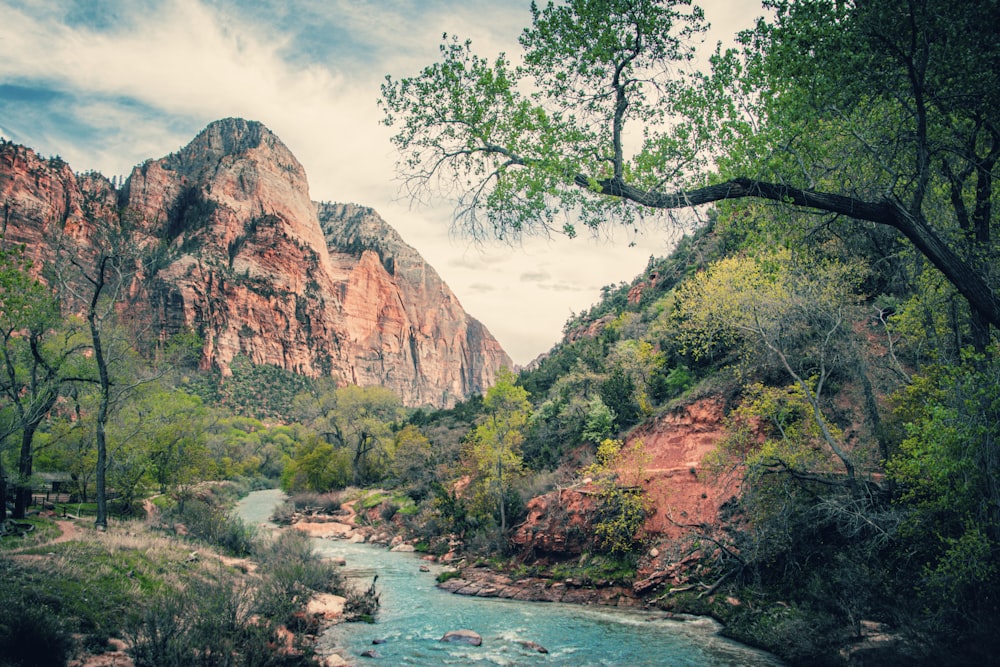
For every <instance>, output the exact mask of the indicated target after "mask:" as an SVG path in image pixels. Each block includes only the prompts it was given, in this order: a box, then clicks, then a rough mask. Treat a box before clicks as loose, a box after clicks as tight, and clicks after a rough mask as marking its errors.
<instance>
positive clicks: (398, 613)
mask: <svg viewBox="0 0 1000 667" xmlns="http://www.w3.org/2000/svg"><path fill="white" fill-rule="evenodd" d="M281 499H282V495H281V492H280V491H257V492H254V493H251V494H250V495H249V496H247V497H246V498H245V499H243V501H241V502H240V504H239V505H238V506H237V509H236V514H237V515H238V516H240V517H241V518H242V519H243V520H244V521H246V522H248V523H251V524H262V523H267V520H268V517H269V516H270V513H271V510H272V509H273V508H274V506H275V505H276V504H277V503H278V502H280V501H281ZM314 546H315V548H316V550H317V551H318V552H319V553H321V554H322V555H324V556H328V557H342V558H344V559H346V561H347V566H346V568H345V573H346V574H347V576H348V577H349V578H350V579H351V580H352V582H353V583H354V584H355V585H356V586H358V587H367V586H368V584H370V583H371V580H372V577H373V576H375V575H376V574H377V575H378V584H377V587H378V590H379V592H380V593H381V601H382V607H381V609H380V610H379V614H378V619H377V621H376V622H375V623H373V624H363V623H345V624H340V625H337V626H335V627H333V628H331V629H330V630H328V631H327V632H326V633H325V634H324V636H323V637H321V638H320V644H319V647H318V648H319V649H320V650H321V652H323V649H329V648H333V647H335V648H336V649H337V652H338V653H341V654H342V655H343V656H344V657H346V658H347V659H348V660H349V661H351V662H352V663H355V664H357V663H365V664H367V663H368V662H371V663H372V664H373V665H376V664H384V665H426V666H431V665H558V666H566V667H569V666H573V667H598V666H600V667H604V666H607V667H611V666H618V665H629V666H640V665H646V666H650V667H652V666H664V665H670V666H677V667H682V666H687V665H690V666H691V667H703V666H711V667H724V666H733V667H735V666H737V665H739V666H742V665H780V664H781V663H780V662H779V661H778V660H776V659H775V658H774V657H772V656H770V655H768V654H766V653H762V652H760V651H755V650H753V649H751V648H748V647H746V646H743V645H741V644H738V643H736V642H732V641H729V640H727V639H725V638H722V637H719V636H718V635H717V634H716V632H717V630H718V625H717V624H716V623H715V622H714V621H712V620H710V619H696V620H691V621H676V620H671V619H667V618H665V617H664V615H663V614H657V613H653V612H637V611H629V610H619V609H614V608H606V607H596V606H580V605H566V604H555V603H545V602H518V601H513V600H499V599H493V598H487V599H484V598H471V597H466V596H461V595H453V594H451V593H447V592H444V591H441V590H439V589H438V588H436V587H435V576H436V575H437V573H438V572H440V569H441V568H440V567H438V566H435V565H431V566H430V572H421V571H420V566H421V565H423V564H425V563H424V562H423V561H421V560H420V559H419V558H417V557H415V556H414V555H413V554H411V553H393V552H390V551H387V550H386V549H385V548H383V547H375V546H370V545H366V544H351V543H348V542H344V541H335V540H324V539H316V540H314ZM460 628H467V629H470V630H474V631H475V632H477V633H479V634H480V635H482V638H483V643H482V646H465V645H456V644H445V643H441V642H440V641H438V640H439V639H440V638H441V636H442V635H444V633H445V632H448V631H449V630H457V629H460ZM374 640H379V641H380V643H379V644H377V645H375V644H373V641H374ZM522 642H534V643H536V644H538V645H541V646H543V647H545V648H546V649H547V650H548V651H549V652H548V653H547V654H542V653H539V652H538V651H537V650H533V649H531V648H528V647H526V646H524V645H523V644H522ZM369 649H374V650H376V651H377V652H378V654H379V655H380V656H382V657H381V658H380V659H379V658H376V659H368V658H361V657H359V656H360V655H361V653H362V652H364V651H366V650H369ZM327 652H328V651H327Z"/></svg>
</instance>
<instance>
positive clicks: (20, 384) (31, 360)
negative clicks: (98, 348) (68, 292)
mask: <svg viewBox="0 0 1000 667" xmlns="http://www.w3.org/2000/svg"><path fill="white" fill-rule="evenodd" d="M30 268H31V262H30V261H29V260H27V259H26V258H25V257H24V248H23V247H20V246H15V247H12V248H10V249H0V363H2V364H3V369H2V373H0V392H2V396H3V399H4V400H5V402H6V403H7V404H8V405H9V406H10V418H8V419H5V420H4V422H3V423H4V425H3V426H0V429H2V430H0V441H3V440H5V439H6V438H7V437H8V436H10V435H12V434H13V433H15V432H18V431H19V432H20V440H21V445H20V450H19V455H18V463H17V477H16V492H15V500H14V518H24V516H25V512H26V510H27V507H28V503H29V501H30V500H31V475H32V467H33V463H32V461H33V458H34V454H35V451H34V441H35V434H36V432H37V430H38V428H39V426H40V425H41V423H42V421H43V420H44V419H45V418H46V417H47V416H48V415H49V412H50V411H51V410H52V407H53V406H54V405H55V402H56V399H57V398H58V397H59V392H60V390H61V389H62V387H63V385H64V384H65V383H66V382H67V381H69V379H70V376H69V375H67V373H68V372H69V373H71V371H69V370H68V369H70V368H71V366H72V363H71V361H72V359H73V357H74V355H75V354H76V353H77V352H78V351H79V350H80V349H81V346H80V344H79V341H75V340H74V331H73V328H72V327H63V328H62V331H61V332H57V331H55V329H56V328H57V326H58V323H59V308H58V304H57V303H56V301H55V299H54V297H53V295H52V293H51V291H50V289H49V288H48V287H46V286H45V285H44V284H42V283H41V282H40V281H38V280H37V279H35V278H34V277H32V276H31V275H30V273H29V270H30ZM3 476H4V473H3V466H2V462H0V499H3V500H0V502H2V503H5V501H6V488H5V482H4V481H2V478H3ZM0 518H2V517H0Z"/></svg>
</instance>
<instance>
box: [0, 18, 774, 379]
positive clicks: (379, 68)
mask: <svg viewBox="0 0 1000 667" xmlns="http://www.w3.org/2000/svg"><path fill="white" fill-rule="evenodd" d="M700 4H701V6H702V7H704V9H705V13H706V17H707V18H708V20H709V21H710V22H711V23H712V26H713V31H712V33H711V34H710V36H709V38H708V39H707V44H706V45H705V47H704V49H705V50H706V51H710V50H711V47H713V46H714V44H715V41H716V40H719V39H721V40H724V41H728V40H730V39H731V37H732V35H733V34H735V32H736V31H737V30H739V29H741V28H744V27H748V26H749V25H750V24H751V23H752V21H753V18H754V17H755V16H757V15H759V14H760V13H761V9H760V3H759V1H758V0H703V2H701V3H700ZM529 6H530V0H377V1H371V2H365V0H257V1H253V2H251V1H245V0H0V135H2V136H4V137H6V138H8V139H10V140H13V141H15V142H17V143H21V144H24V145H26V146H28V147H31V148H33V149H35V150H37V151H38V152H39V153H41V154H42V155H44V156H52V155H60V156H61V157H62V158H63V159H64V160H66V161H67V162H69V164H70V165H71V166H72V167H73V169H75V170H76V171H78V172H82V171H88V170H91V169H93V170H97V171H100V172H102V173H103V174H105V175H106V176H108V177H109V178H110V177H111V176H115V175H118V176H126V175H128V173H129V172H130V171H131V169H132V167H133V166H135V165H136V164H138V163H141V162H143V161H144V160H146V159H148V158H159V157H162V156H164V155H166V154H168V153H170V152H172V151H175V150H177V149H178V148H180V147H181V146H183V145H185V144H187V143H188V142H189V141H190V140H191V139H192V138H193V137H194V136H195V135H196V134H197V133H198V132H199V131H200V130H201V129H202V128H204V127H205V126H206V125H207V124H208V123H210V122H211V121H213V120H216V119H219V118H225V117H228V116H236V117H242V118H246V119H251V120H259V121H261V122H263V123H264V124H265V125H266V126H267V127H269V128H270V129H271V130H272V131H273V132H274V133H275V134H277V135H278V137H279V138H281V140H282V141H283V142H284V143H285V144H286V145H287V146H288V147H289V148H290V149H291V151H292V152H293V153H294V154H295V156H296V157H298V159H299V160H300V161H301V162H302V164H303V166H304V167H305V169H306V173H307V174H308V177H309V185H310V193H311V195H312V198H313V199H314V200H317V201H319V200H323V201H336V202H353V203H358V204H363V205H366V206H371V207H373V208H374V209H376V210H377V211H378V212H379V213H380V214H381V215H382V217H383V218H385V219H386V220H387V221H388V222H389V224H391V225H392V226H393V227H395V228H396V229H397V230H398V231H399V232H400V234H401V235H402V236H403V238H404V239H405V240H406V241H407V242H408V243H409V244H410V245H412V246H414V247H415V248H416V249H417V250H418V251H419V252H420V253H421V254H422V255H423V256H424V258H425V259H426V260H427V261H428V262H430V264H431V265H432V266H434V268H435V269H437V271H438V273H440V274H441V276H442V277H443V278H444V280H445V281H446V282H447V283H448V285H449V286H450V287H451V288H452V290H453V291H454V292H455V294H456V295H457V296H458V298H459V300H460V301H461V302H462V305H463V306H464V307H465V309H466V310H467V311H468V312H469V313H470V314H472V315H473V316H474V317H476V318H477V319H479V320H480V321H482V322H483V323H484V324H485V325H486V326H487V327H488V328H489V329H490V331H492V333H493V335H494V336H496V337H497V339H498V340H499V341H500V343H501V344H502V345H503V346H504V348H505V349H506V350H507V352H508V353H509V354H510V355H511V357H512V358H513V359H514V361H515V363H518V364H525V363H527V362H529V361H531V360H532V359H533V358H534V357H536V356H537V355H538V354H540V353H543V352H546V351H548V350H549V348H551V347H552V345H554V344H555V343H556V342H557V341H558V340H559V339H560V338H561V332H562V326H563V324H564V323H565V322H566V320H567V319H568V318H569V317H570V315H571V314H572V313H573V312H580V311H582V310H585V309H587V308H588V307H589V306H590V305H591V304H593V303H594V302H595V301H596V300H597V299H598V297H599V294H600V288H601V287H602V286H604V285H608V284H612V283H618V282H620V281H623V280H625V281H630V280H631V279H632V278H633V277H635V276H636V275H637V274H638V273H640V272H641V271H642V269H643V268H644V267H645V266H646V263H647V261H648V259H649V257H650V255H656V256H661V255H665V254H667V253H668V252H669V251H670V249H671V247H672V243H673V242H674V237H675V234H673V233H672V232H671V231H670V230H668V229H666V228H663V227H658V228H649V229H646V230H640V233H639V234H638V235H636V234H633V233H628V234H626V233H625V231H624V230H618V231H617V232H616V233H614V234H613V235H612V236H611V237H610V238H609V237H608V236H605V237H604V238H602V239H593V238H577V239H574V240H568V239H565V238H556V239H552V240H542V239H535V240H531V241H529V242H526V243H525V244H524V245H523V246H519V247H516V248H511V247H508V246H505V245H499V244H497V245H487V246H485V247H482V246H474V245H473V244H472V243H471V241H469V240H468V239H465V238H461V237H454V236H453V235H451V234H450V233H449V232H450V227H451V225H450V216H449V214H450V212H451V210H452V206H451V205H452V203H451V202H447V201H439V202H433V203H432V204H431V205H429V206H425V207H420V208H413V207H412V206H411V205H410V202H409V201H407V200H404V199H401V198H400V193H399V183H398V181H396V180H395V168H394V165H395V159H396V154H395V152H394V149H393V147H392V145H391V144H390V142H389V135H390V131H389V130H388V129H387V128H385V127H383V126H382V125H381V124H380V122H379V121H380V120H381V118H382V114H381V112H380V111H379V110H378V108H377V107H376V100H377V98H378V95H379V85H380V84H381V82H382V80H383V79H384V77H385V75H386V74H392V75H393V76H394V77H396V78H398V77H401V76H407V75H412V74H416V73H417V72H418V71H419V70H420V69H421V68H422V67H423V66H425V65H428V64H430V63H432V62H434V61H435V59H436V57H437V50H438V45H439V44H440V41H441V35H442V33H444V32H447V33H448V34H450V35H457V36H459V37H462V38H471V39H472V40H473V45H474V47H475V48H476V50H477V51H479V52H480V53H483V54H490V53H496V52H498V51H507V52H508V53H510V54H511V55H514V54H516V53H517V52H518V45H517V36H518V34H519V33H520V31H521V29H522V28H524V27H525V26H526V25H527V24H528V22H529V20H530V14H529V11H528V7H529Z"/></svg>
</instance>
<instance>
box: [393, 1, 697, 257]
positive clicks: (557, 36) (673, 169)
mask: <svg viewBox="0 0 1000 667" xmlns="http://www.w3.org/2000/svg"><path fill="white" fill-rule="evenodd" d="M703 29H704V28H703V16H702V14H701V11H700V10H698V9H689V8H688V7H686V6H683V3H678V2H666V3H659V2H657V3H652V2H643V3H633V2H619V1H615V2H610V3H609V2H594V1H591V0H577V1H574V2H570V3H567V4H565V5H562V4H560V5H555V4H549V5H546V6H544V7H541V8H537V7H533V9H532V25H531V26H530V27H529V28H527V29H526V30H525V31H524V33H522V36H521V40H520V41H521V46H522V48H523V50H524V56H523V64H522V65H520V66H518V65H515V64H513V63H512V62H511V61H510V60H508V58H507V57H506V56H501V57H499V58H497V59H496V60H494V61H489V60H486V59H483V58H480V57H479V56H477V55H475V54H474V53H473V52H472V49H471V45H470V43H469V42H461V41H459V40H457V39H453V38H450V37H446V39H445V42H444V43H443V44H442V46H441V52H440V57H441V60H440V62H438V63H435V64H433V65H431V66H428V67H426V68H425V69H424V70H423V71H422V72H421V74H420V75H418V76H416V77H412V78H404V79H399V80H396V79H393V78H391V77H387V80H386V83H385V84H383V86H382V99H381V101H380V104H381V106H382V108H383V109H384V111H385V114H386V116H385V123H386V124H387V125H390V126H395V127H396V129H397V132H396V135H395V136H394V137H393V141H394V143H395V144H396V145H397V147H398V148H399V149H400V151H401V153H402V155H403V157H402V159H401V167H403V168H404V169H405V170H406V171H408V172H410V173H412V174H413V176H414V177H413V178H412V179H411V181H410V182H411V183H412V184H413V185H414V186H415V187H416V188H417V189H418V190H423V189H425V188H430V187H433V185H434V184H436V183H439V182H441V178H442V177H443V178H444V180H446V181H447V180H451V179H454V180H455V182H459V183H462V184H463V187H464V188H467V190H468V192H469V193H470V195H469V196H468V197H467V198H465V199H463V201H462V202H461V204H460V205H459V209H458V211H457V214H458V216H459V217H461V218H463V221H464V222H465V223H466V228H467V229H469V230H470V231H471V232H472V233H474V234H477V235H485V234H486V233H492V234H495V235H496V236H498V237H500V238H508V237H517V236H518V235H519V234H521V233H524V232H530V231H535V230H544V229H560V228H561V229H562V230H563V231H564V233H566V234H567V235H570V236H572V235H574V234H575V233H576V229H575V226H574V225H573V224H572V223H566V222H565V220H564V219H563V213H564V212H570V211H571V212H573V213H574V215H575V216H577V217H578V219H579V220H580V221H581V223H582V224H584V225H590V226H597V225H599V224H600V222H601V221H603V220H607V219H608V218H609V217H611V216H620V217H621V218H624V219H625V220H629V221H631V220H632V219H633V216H634V214H635V211H634V209H631V208H629V207H628V206H627V205H626V204H625V203H624V202H622V201H620V200H618V199H616V198H613V197H604V198H602V197H601V195H600V194H597V193H598V192H601V188H602V186H603V185H604V184H605V183H606V179H609V178H611V177H621V176H623V175H624V174H627V175H628V176H629V177H630V178H634V179H635V183H636V185H637V186H638V187H643V188H648V187H650V186H653V185H654V184H656V183H658V182H661V181H662V180H663V179H665V178H673V179H677V180H681V179H684V178H685V177H687V176H689V175H690V174H691V173H692V172H693V171H694V170H695V169H696V167H697V165H698V159H697V158H698V156H697V149H696V147H697V146H698V144H699V141H700V140H701V137H700V130H699V129H698V128H697V127H696V126H695V125H692V124H687V123H684V122H682V121H681V116H680V114H679V113H678V111H679V110H680V107H681V105H682V102H684V101H685V95H684V94H683V93H682V87H681V85H680V83H679V82H678V81H676V80H671V79H670V78H669V77H667V76H664V75H663V72H666V71H677V70H678V66H679V65H680V64H682V63H684V62H685V61H686V60H687V59H688V58H689V57H690V54H691V49H690V48H689V46H688V42H687V39H688V38H689V37H691V36H693V35H697V34H698V33H700V32H701V31H702V30H703ZM528 90H531V91H534V92H532V93H527V92H524V91H528ZM431 110H433V111H431ZM632 126H636V127H642V128H644V141H643V142H642V143H641V145H640V147H639V148H638V149H637V150H636V151H635V152H634V153H632V154H629V155H626V156H625V157H624V158H623V156H622V154H621V152H622V151H621V149H622V144H621V138H622V134H623V130H624V128H626V127H632ZM438 172H441V173H440V174H439V173H438ZM483 217H485V221H484V220H483V219H482V218H483Z"/></svg>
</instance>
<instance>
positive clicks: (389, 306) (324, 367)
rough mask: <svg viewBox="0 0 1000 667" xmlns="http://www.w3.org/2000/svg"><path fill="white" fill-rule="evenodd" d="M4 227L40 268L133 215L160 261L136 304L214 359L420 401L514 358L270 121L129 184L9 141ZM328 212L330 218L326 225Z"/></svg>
mask: <svg viewBox="0 0 1000 667" xmlns="http://www.w3.org/2000/svg"><path fill="white" fill-rule="evenodd" d="M0 202H2V206H3V209H2V210H3V231H4V233H5V239H6V241H7V242H11V241H13V242H21V243H26V244H27V245H28V247H29V248H30V254H31V255H32V257H33V258H34V259H35V260H36V267H38V270H41V267H42V266H44V265H45V264H46V263H47V262H51V261H52V259H53V256H54V255H53V242H54V240H55V239H56V238H57V237H60V236H62V237H68V238H71V239H74V240H75V241H76V242H77V243H79V244H80V246H81V248H82V250H81V251H80V252H84V253H86V252H87V248H88V244H89V243H90V242H91V240H92V239H93V234H94V228H95V224H98V223H99V222H100V221H101V220H106V219H110V217H112V216H116V215H119V214H120V215H122V216H123V217H124V219H126V220H127V222H128V223H129V225H130V228H131V230H132V237H131V239H130V240H131V241H132V242H134V243H135V245H136V246H138V247H140V248H143V249H144V256H145V257H146V259H147V261H146V263H145V269H144V271H141V272H140V273H139V274H138V277H137V279H136V281H135V282H134V283H133V284H132V285H131V286H130V289H129V302H128V306H127V310H128V311H129V315H130V316H131V317H132V318H134V319H141V320H144V321H145V323H146V324H147V325H148V330H149V331H150V332H151V334H152V336H153V337H154V338H156V339H159V340H166V339H167V338H169V337H170V336H171V335H173V334H175V333H177V332H179V331H182V330H185V329H191V330H194V331H196V332H198V333H199V334H200V335H201V337H202V339H203V341H204V348H203V350H202V360H201V363H202V365H203V367H206V368H207V367H211V366H216V367H218V368H220V369H221V370H222V371H223V374H224V375H225V374H226V373H227V372H228V368H229V365H230V363H231V362H232V360H233V359H234V358H235V357H236V356H237V355H240V354H242V355H245V356H247V357H248V358H250V359H251V360H252V361H253V362H255V363H259V364H273V365H276V366H279V367H281V368H285V369H287V370H291V371H294V372H296V373H300V374H303V375H308V376H313V377H316V376H332V377H334V378H336V379H337V380H338V381H340V382H341V383H345V384H346V383H356V384H360V385H372V384H377V385H383V386H386V387H388V388H390V389H392V390H394V391H396V392H397V393H398V394H399V395H400V396H401V397H402V399H403V401H404V403H406V404H407V405H414V406H416V405H433V406H446V405H451V404H453V403H454V402H455V401H456V400H460V399H463V398H465V397H467V396H469V395H471V394H473V393H480V392H483V391H485V389H486V388H487V387H489V386H490V384H491V383H492V382H493V379H494V377H495V373H496V371H497V370H498V369H499V368H500V367H501V366H504V365H507V366H509V365H511V361H510V359H509V357H508V356H507V354H506V353H505V352H504V351H503V349H502V348H501V347H500V345H499V343H497V341H496V340H495V339H494V338H493V337H492V336H491V335H490V333H489V332H488V331H487V330H486V328H485V327H483V325H482V324H480V323H479V322H478V321H476V320H475V319H473V318H472V317H470V316H469V315H468V314H467V313H465V311H464V310H463V309H462V307H461V305H460V304H459V302H458V300H457V299H456V298H455V296H454V294H453V293H452V292H451V290H450V289H449V288H448V287H447V285H445V284H444V283H443V282H442V281H441V279H440V278H439V277H438V275H437V273H436V272H435V271H434V270H433V269H432V268H431V267H430V266H428V265H427V264H426V263H425V262H424V261H423V260H422V259H421V257H420V256H419V254H418V253H417V252H416V251H415V250H414V249H413V248H411V247H410V246H408V245H406V244H405V243H404V242H403V241H402V239H401V238H400V237H399V235H398V234H396V232H395V231H394V230H392V228H391V227H389V226H388V224H386V223H385V222H384V221H382V220H381V219H380V218H379V217H378V215H377V214H376V213H375V212H374V211H372V210H370V209H365V208H362V207H357V206H353V205H333V204H322V205H317V204H315V203H314V202H312V201H311V200H310V197H309V188H308V183H307V180H306V175H305V171H304V170H303V168H302V165H301V164H299V162H298V160H296V158H295V156H294V155H292V153H291V152H290V151H289V150H288V148H287V147H285V146H284V144H282V143H281V141H280V140H279V139H278V138H277V137H276V136H275V135H274V134H273V133H271V132H270V131H269V130H268V129H267V128H266V127H264V126H263V125H261V124H260V123H256V122H248V121H244V120H240V119H226V120H221V121H217V122H215V123H212V124H211V125H209V126H208V127H207V128H206V129H205V130H204V131H202V132H201V133H200V134H199V135H198V136H197V137H196V138H195V139H194V140H193V141H192V142H191V143H190V144H189V145H187V146H186V147H184V148H182V149H181V150H180V151H178V152H176V153H173V154H171V155H168V156H166V157H164V158H161V159H159V160H149V161H147V162H145V163H143V164H141V165H139V166H138V167H136V168H135V169H134V170H133V172H132V174H131V175H130V176H129V178H128V179H127V181H126V182H125V184H124V185H123V187H122V188H121V190H120V191H117V190H116V189H115V188H114V187H113V186H112V184H111V183H109V182H108V181H107V179H105V178H103V177H101V176H98V175H85V176H78V175H75V174H73V172H72V171H71V170H70V168H69V167H68V166H67V165H66V164H65V163H63V162H62V161H61V160H58V159H52V160H44V159H41V158H40V157H39V156H37V155H35V154H34V153H33V152H32V151H31V150H29V149H26V148H23V147H20V146H16V145H13V144H5V145H3V146H2V147H0ZM321 219H322V226H321Z"/></svg>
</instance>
